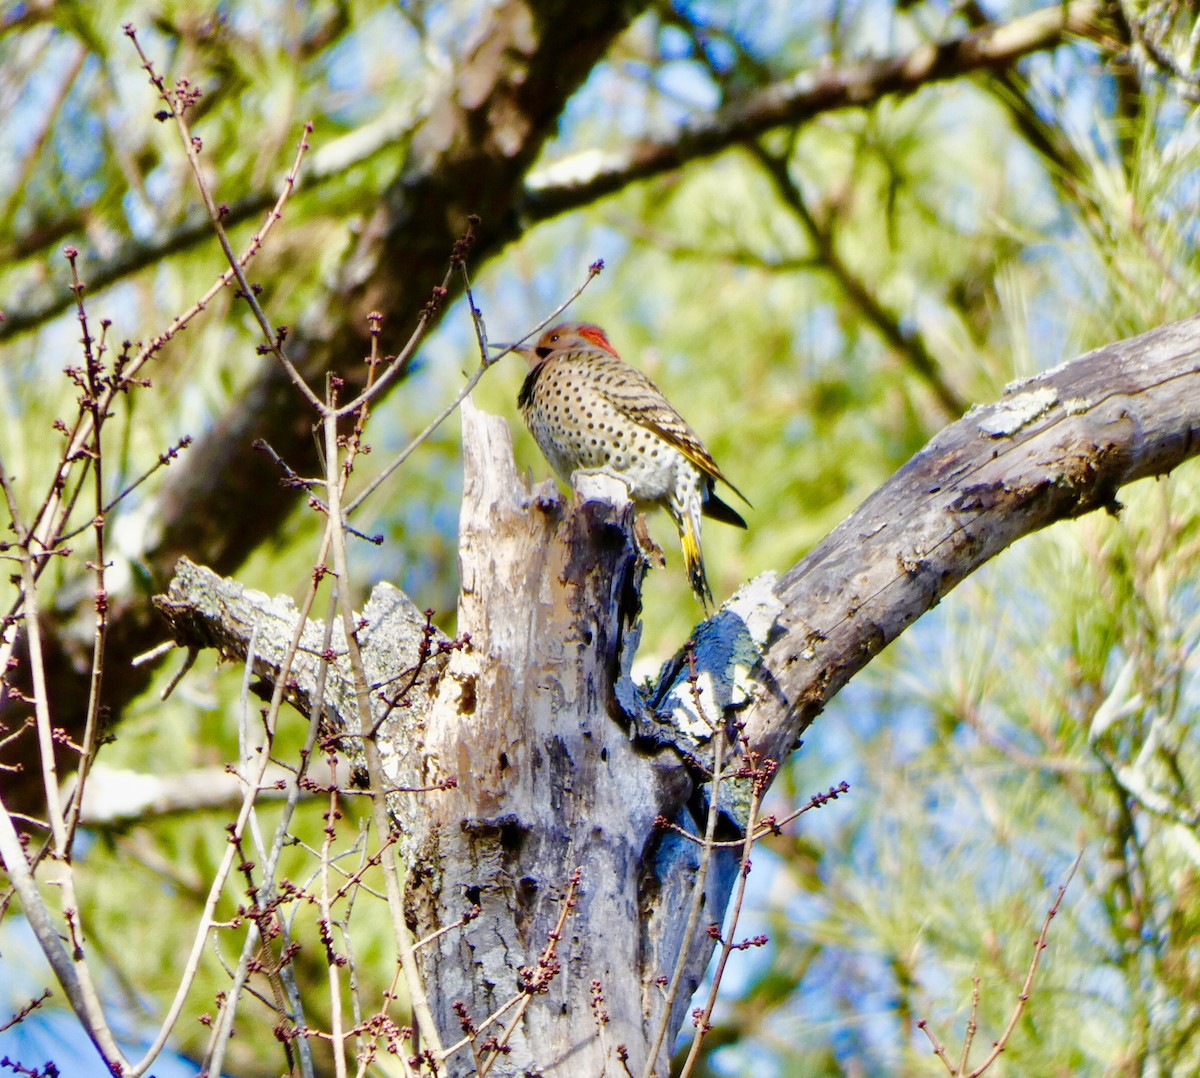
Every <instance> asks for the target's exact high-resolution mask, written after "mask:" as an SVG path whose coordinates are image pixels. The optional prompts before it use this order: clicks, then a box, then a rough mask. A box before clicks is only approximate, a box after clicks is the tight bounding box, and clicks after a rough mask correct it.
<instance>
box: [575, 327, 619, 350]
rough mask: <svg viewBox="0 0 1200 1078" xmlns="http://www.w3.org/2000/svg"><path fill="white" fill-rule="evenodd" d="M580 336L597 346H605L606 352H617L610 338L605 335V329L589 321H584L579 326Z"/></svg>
mask: <svg viewBox="0 0 1200 1078" xmlns="http://www.w3.org/2000/svg"><path fill="white" fill-rule="evenodd" d="M579 336H581V337H583V338H584V339H585V340H589V341H591V342H592V344H594V345H596V346H597V347H599V348H603V349H604V350H605V351H606V352H611V353H612V354H613V355H614V356H615V355H616V354H617V350H616V349H615V348H614V347H613V346H612V344H611V343H610V342H609V339H608V338H607V337H606V336H605V335H604V330H602V329H601V328H600V327H599V326H593V325H592V324H591V323H589V322H584V323H583V324H582V325H581V326H580V327H579Z"/></svg>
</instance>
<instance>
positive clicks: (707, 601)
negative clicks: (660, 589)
mask: <svg viewBox="0 0 1200 1078" xmlns="http://www.w3.org/2000/svg"><path fill="white" fill-rule="evenodd" d="M679 541H680V543H681V544H682V545H683V562H684V565H686V566H687V575H688V580H689V581H690V582H691V585H692V591H694V592H695V593H696V595H697V597H698V598H699V599H700V602H701V603H703V604H704V609H705V611H707V610H708V609H709V608H710V607H712V606H713V595H712V590H711V589H710V588H709V586H708V577H707V575H706V574H705V572H704V554H703V552H702V551H701V550H700V521H699V520H698V519H695V520H694V519H693V518H692V515H691V514H690V513H689V514H687V515H685V516H684V518H683V519H682V520H681V521H680V525H679Z"/></svg>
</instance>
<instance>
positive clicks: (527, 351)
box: [488, 341, 537, 365]
mask: <svg viewBox="0 0 1200 1078" xmlns="http://www.w3.org/2000/svg"><path fill="white" fill-rule="evenodd" d="M488 351H489V352H492V353H494V354H493V356H492V357H491V361H492V362H493V363H494V362H496V360H498V359H499V358H500V357H501V356H502V355H503V354H504V353H505V352H514V353H516V354H517V355H519V356H520V357H521V358H522V359H524V360H525V362H526V363H529V364H530V365H533V364H534V363H536V362H537V357H536V356H535V355H534V351H533V345H532V344H531V343H529V342H526V343H525V344H517V343H516V342H515V341H514V342H512V343H511V344H507V343H506V344H492V343H491V342H490V341H489V342H488Z"/></svg>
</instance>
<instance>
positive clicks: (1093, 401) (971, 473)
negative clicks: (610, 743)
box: [747, 317, 1200, 759]
mask: <svg viewBox="0 0 1200 1078" xmlns="http://www.w3.org/2000/svg"><path fill="white" fill-rule="evenodd" d="M1198 451H1200V317H1196V318H1191V319H1187V320H1186V321H1183V322H1177V323H1173V324H1171V325H1167V326H1163V327H1161V328H1159V329H1156V330H1153V331H1151V332H1149V333H1145V334H1143V335H1141V336H1140V337H1134V338H1132V339H1131V340H1127V341H1120V342H1118V343H1116V344H1110V345H1107V346H1106V347H1104V348H1099V349H1097V350H1096V351H1094V352H1089V353H1088V354H1087V355H1085V356H1081V357H1080V358H1079V359H1076V360H1074V361H1072V362H1070V363H1066V364H1063V365H1062V366H1060V367H1057V368H1055V369H1054V370H1052V371H1047V372H1046V373H1045V374H1041V375H1038V376H1037V377H1035V378H1031V379H1029V380H1028V381H1025V382H1021V383H1018V384H1017V385H1014V386H1011V387H1010V388H1009V390H1008V391H1007V392H1006V393H1005V395H1004V396H1003V397H1002V398H1001V399H1000V400H999V401H998V402H997V403H995V404H992V405H988V406H986V407H978V408H974V409H972V410H971V412H969V413H968V414H967V415H966V416H965V417H964V418H963V419H961V420H959V421H958V422H957V423H954V424H952V425H951V426H949V427H946V428H945V429H944V430H943V431H942V432H941V433H940V434H938V435H937V437H935V438H934V439H933V440H932V441H931V442H930V443H929V445H927V446H926V447H925V448H924V449H923V450H922V451H921V452H920V453H918V454H917V455H916V456H915V457H914V458H913V459H912V460H910V461H909V462H908V464H906V465H905V466H904V467H903V468H902V469H901V470H900V471H899V472H897V473H896V475H895V476H893V477H892V479H891V480H889V481H888V482H887V483H886V484H885V485H884V486H883V487H881V488H880V489H879V490H877V491H876V492H875V493H874V494H872V495H871V497H870V498H868V499H867V501H866V502H864V503H863V505H862V506H861V507H860V508H859V509H857V510H856V511H855V512H854V513H853V514H852V515H851V516H850V517H848V518H847V519H846V520H845V521H843V523H842V524H840V525H839V526H838V527H837V528H836V529H835V530H834V531H833V532H832V533H831V534H830V535H829V536H828V537H827V538H826V539H825V540H824V541H823V542H821V544H820V545H819V546H817V548H816V549H815V550H813V552H812V553H811V554H809V555H808V556H807V557H806V558H804V559H803V560H802V561H801V562H799V563H798V564H797V565H795V566H793V567H792V568H791V569H790V570H788V572H787V573H786V574H785V575H784V576H783V577H782V578H781V579H780V581H779V583H778V586H777V587H776V594H777V595H778V597H779V599H780V600H781V601H782V603H783V606H784V609H783V612H782V614H780V616H779V617H778V618H777V620H776V626H775V637H774V640H773V643H772V644H771V646H770V647H769V648H768V650H767V652H766V654H765V655H764V657H763V676H762V680H761V684H762V688H763V690H764V691H763V697H762V699H761V700H760V702H759V704H758V706H757V707H756V708H754V710H753V711H752V712H751V713H750V714H749V715H748V716H747V718H748V723H749V725H748V732H749V734H750V736H751V741H752V744H753V745H754V747H755V748H756V749H758V750H759V751H761V752H763V753H765V754H766V755H768V756H771V757H772V758H774V759H782V758H784V757H786V756H787V755H788V753H789V752H790V751H791V749H792V746H793V745H794V744H795V743H796V740H797V738H798V737H799V736H800V735H801V734H802V733H803V731H804V730H805V729H806V728H807V727H808V725H809V724H810V723H811V722H812V720H813V719H814V718H815V717H816V716H817V715H818V714H819V713H820V711H821V709H822V708H823V707H824V706H825V704H826V703H827V702H828V701H829V699H830V698H831V697H833V695H834V694H835V693H836V692H837V691H838V690H839V689H840V688H841V687H842V686H843V685H845V684H846V682H847V681H849V680H850V678H851V677H853V676H854V674H855V673H857V672H858V671H859V670H861V669H862V668H863V667H864V666H865V665H866V664H867V663H868V662H870V660H871V659H872V658H873V657H874V656H875V655H876V654H878V652H879V651H880V650H882V648H884V647H885V646H886V645H887V644H888V643H890V642H891V641H892V640H894V639H895V638H896V637H897V636H899V634H900V633H901V632H902V631H903V630H904V629H905V628H907V627H908V626H909V625H910V624H912V622H913V621H915V620H916V619H917V618H918V617H919V616H920V615H921V614H923V613H924V612H925V611H926V610H928V609H929V608H930V607H932V606H934V605H936V604H937V603H938V601H939V600H941V599H942V597H943V596H945V595H946V594H947V593H948V592H949V591H950V590H951V589H952V588H953V587H955V585H957V584H958V583H960V582H961V581H962V580H964V579H965V578H966V577H967V576H969V575H970V574H971V573H972V572H973V571H974V570H975V569H977V568H978V567H979V566H980V565H982V564H983V563H984V562H985V561H987V560H988V559H989V558H991V557H994V556H995V555H996V554H998V553H999V552H1000V551H1001V550H1003V549H1004V548H1005V547H1007V546H1010V545H1011V544H1012V543H1014V542H1015V541H1016V540H1017V539H1019V538H1021V537H1022V536H1025V535H1028V534H1030V533H1031V532H1034V531H1037V530H1038V529H1039V528H1044V527H1046V525H1048V524H1052V523H1054V522H1055V521H1058V520H1065V519H1068V518H1070V517H1076V516H1080V515H1081V514H1083V513H1087V512H1090V511H1091V510H1093V509H1098V508H1105V509H1109V510H1111V511H1116V509H1117V508H1118V505H1117V501H1116V492H1117V490H1118V489H1119V488H1120V487H1121V486H1123V485H1124V484H1126V483H1130V482H1133V481H1134V480H1135V479H1141V478H1144V477H1146V476H1153V475H1162V474H1164V473H1166V472H1169V471H1170V470H1171V469H1172V468H1175V467H1177V466H1178V465H1179V464H1181V463H1183V462H1184V461H1185V460H1188V459H1189V458H1191V457H1193V456H1195V455H1196V453H1197V452H1198Z"/></svg>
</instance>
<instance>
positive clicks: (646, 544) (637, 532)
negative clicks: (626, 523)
mask: <svg viewBox="0 0 1200 1078" xmlns="http://www.w3.org/2000/svg"><path fill="white" fill-rule="evenodd" d="M633 537H634V539H636V540H637V545H638V549H639V550H640V551H641V552H642V555H643V557H645V559H646V560H647V561H648V562H650V563H651V564H653V565H657V566H658V567H659V568H660V569H661V568H662V567H663V566H664V565H666V564H667V556H666V554H664V553H663V548H662V547H660V546H659V545H658V544H657V543H656V542H655V541H654V539H653V538H652V537H651V535H650V525H649V524H647V523H646V514H645V513H638V515H637V518H636V519H635V520H634V522H633Z"/></svg>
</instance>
